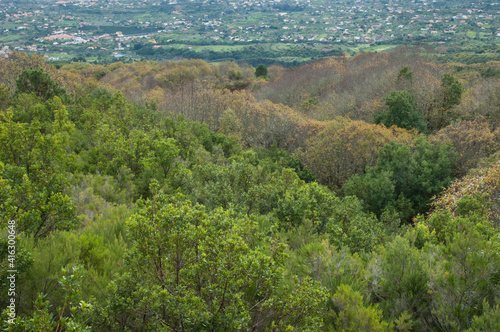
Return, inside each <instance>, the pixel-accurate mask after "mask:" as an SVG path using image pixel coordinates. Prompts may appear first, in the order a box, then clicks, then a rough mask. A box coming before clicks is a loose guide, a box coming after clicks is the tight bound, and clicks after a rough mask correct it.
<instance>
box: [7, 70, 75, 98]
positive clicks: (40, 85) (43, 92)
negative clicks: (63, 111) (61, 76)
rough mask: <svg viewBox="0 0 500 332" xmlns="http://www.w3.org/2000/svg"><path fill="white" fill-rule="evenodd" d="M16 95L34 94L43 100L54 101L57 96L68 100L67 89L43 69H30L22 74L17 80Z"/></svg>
mask: <svg viewBox="0 0 500 332" xmlns="http://www.w3.org/2000/svg"><path fill="white" fill-rule="evenodd" d="M16 87H17V90H16V94H19V93H23V92H24V93H28V94H29V93H34V94H35V95H36V96H37V97H40V98H42V99H43V100H48V99H52V98H54V97H55V96H58V97H60V98H61V99H67V98H68V95H67V93H66V89H65V88H63V87H62V86H60V85H59V84H58V83H57V82H56V81H54V80H53V79H52V77H50V75H49V74H48V73H47V72H44V71H43V69H41V68H39V69H29V70H24V71H23V72H21V74H20V75H19V77H18V78H17V80H16Z"/></svg>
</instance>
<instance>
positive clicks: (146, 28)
mask: <svg viewBox="0 0 500 332" xmlns="http://www.w3.org/2000/svg"><path fill="white" fill-rule="evenodd" d="M499 14H500V6H499V5H498V3H496V2H491V1H474V2H471V1H437V0H433V1H416V0H399V1H387V2H382V1H367V0H356V1H322V0H293V1H292V0H266V1H223V0H211V1H210V0H204V1H180V0H179V1H176V0H171V1H164V2H160V1H127V0H123V1H118V0H117V1H108V0H106V1H103V0H96V1H86V0H62V1H51V0H44V1H40V0H35V1H24V0H22V1H11V2H8V1H2V2H1V3H0V56H6V55H7V54H8V52H9V51H12V50H19V51H27V52H36V53H40V54H42V55H44V56H45V57H46V58H47V59H49V60H53V61H58V60H73V61H94V62H109V61H113V60H116V59H120V60H130V61H131V60H137V59H140V58H154V59H165V60H168V59H178V58H184V57H189V58H193V57H199V58H204V59H207V60H211V61H219V60H228V59H234V60H240V59H243V60H245V55H246V54H251V56H250V57H251V58H252V57H259V56H260V57H263V58H266V57H271V58H272V57H273V54H275V55H276V56H278V57H279V56H287V57H288V58H289V59H300V58H307V59H306V60H310V59H311V58H314V57H318V56H321V55H322V54H324V55H331V54H333V53H338V52H350V51H352V52H358V51H363V50H377V49H382V48H387V47H388V46H394V45H402V44H412V43H423V44H426V45H431V46H433V47H436V48H442V51H444V52H446V51H447V49H448V48H450V47H452V48H454V49H453V50H454V51H457V50H459V51H463V50H466V49H468V48H470V49H469V51H472V52H475V53H478V54H489V58H491V59H498V57H499V56H500V54H499V47H498V46H499V44H500V25H499ZM251 46H253V47H251Z"/></svg>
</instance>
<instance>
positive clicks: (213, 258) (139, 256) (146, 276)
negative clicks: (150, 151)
mask: <svg viewBox="0 0 500 332" xmlns="http://www.w3.org/2000/svg"><path fill="white" fill-rule="evenodd" d="M151 191H152V193H153V197H152V200H148V201H139V202H138V203H137V204H138V206H139V213H138V214H136V215H134V216H132V218H131V219H130V221H129V223H128V225H129V228H130V230H129V238H130V239H131V240H132V242H133V244H134V248H133V249H132V250H131V252H130V253H129V255H128V259H127V264H128V266H129V273H127V274H125V275H123V276H121V277H120V278H118V279H117V280H115V281H114V282H113V283H111V285H110V287H109V296H108V300H107V301H106V303H105V304H104V305H103V306H102V307H101V308H100V309H99V310H98V311H99V312H100V314H98V315H97V316H96V318H95V324H96V325H95V326H96V327H102V328H106V329H113V330H114V329H120V330H122V329H137V328H143V329H159V328H162V327H167V328H169V329H172V330H176V331H193V330H207V331H224V330H233V331H234V330H241V329H262V328H263V327H265V326H270V327H273V328H276V329H277V330H285V329H287V328H292V327H294V328H297V329H299V330H301V331H309V330H310V331H313V330H317V329H318V328H320V327H321V317H320V315H319V312H320V310H321V308H322V305H323V303H324V300H325V293H324V291H323V290H322V288H320V287H318V286H317V285H316V284H315V283H313V282H311V281H309V280H303V281H301V282H297V283H296V286H295V287H293V288H291V289H288V291H287V290H286V288H285V289H284V290H285V292H284V293H279V292H277V290H278V287H279V284H280V281H281V278H282V277H283V264H284V259H285V253H284V245H283V244H280V243H278V242H277V241H276V240H272V241H270V242H268V241H267V240H265V239H264V238H262V237H261V235H259V232H258V231H257V228H256V225H255V224H254V223H253V222H251V221H250V220H248V219H246V218H241V217H238V216H237V215H236V214H235V213H233V212H231V211H224V210H222V209H216V210H214V211H212V212H211V213H209V214H207V213H206V212H205V211H204V208H203V207H202V206H200V205H196V206H193V205H192V204H191V203H190V202H189V201H185V200H184V199H183V198H182V196H179V195H177V196H173V197H166V196H165V195H164V194H162V193H160V192H159V191H158V184H155V183H153V184H152V189H151Z"/></svg>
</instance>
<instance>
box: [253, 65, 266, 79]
mask: <svg viewBox="0 0 500 332" xmlns="http://www.w3.org/2000/svg"><path fill="white" fill-rule="evenodd" d="M255 77H257V78H259V77H262V78H266V77H267V67H266V65H264V64H260V65H258V66H257V68H255Z"/></svg>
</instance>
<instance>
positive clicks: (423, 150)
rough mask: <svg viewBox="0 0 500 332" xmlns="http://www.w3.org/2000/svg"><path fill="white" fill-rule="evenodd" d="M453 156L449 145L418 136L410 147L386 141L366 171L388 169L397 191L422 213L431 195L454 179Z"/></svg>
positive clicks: (453, 153) (454, 162)
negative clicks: (369, 168) (371, 167)
mask: <svg viewBox="0 0 500 332" xmlns="http://www.w3.org/2000/svg"><path fill="white" fill-rule="evenodd" d="M456 159H457V154H456V153H455V152H454V151H453V149H452V147H451V146H450V145H448V144H439V143H437V144H436V143H431V142H429V141H428V140H427V139H425V138H424V137H419V138H417V140H416V141H415V146H414V147H413V148H411V147H410V146H408V145H405V144H402V143H391V144H387V145H385V146H384V147H383V148H382V149H381V150H380V152H379V159H378V161H377V165H376V166H375V167H374V168H373V169H371V170H369V172H376V173H383V172H389V173H390V174H391V179H392V182H393V183H394V191H395V193H396V195H397V196H399V195H400V194H403V196H404V197H405V198H407V199H409V200H410V202H411V203H412V205H413V208H414V209H415V210H416V211H417V212H419V213H423V212H425V211H427V210H428V209H429V206H428V204H429V203H430V199H431V197H432V196H434V195H436V194H438V193H439V192H440V191H441V190H443V188H445V187H446V186H447V185H448V184H449V183H450V182H451V181H452V180H453V179H454V175H455V169H456Z"/></svg>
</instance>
